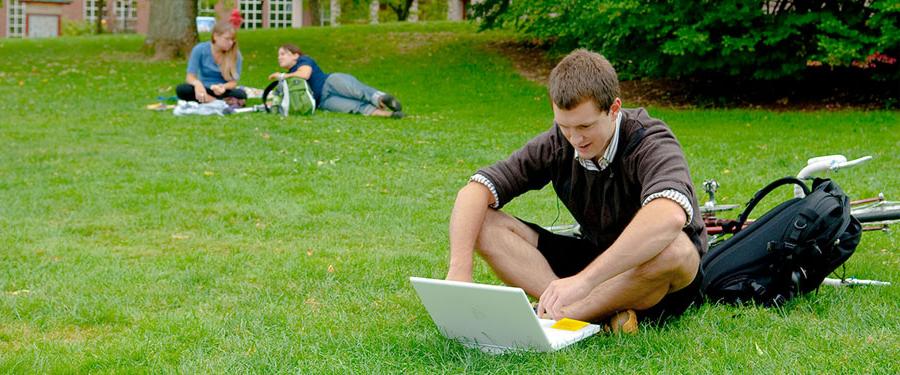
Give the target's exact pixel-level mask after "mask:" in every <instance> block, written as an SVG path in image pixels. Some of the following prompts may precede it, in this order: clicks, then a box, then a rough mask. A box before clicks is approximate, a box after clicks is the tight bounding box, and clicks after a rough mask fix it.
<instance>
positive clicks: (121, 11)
mask: <svg viewBox="0 0 900 375" xmlns="http://www.w3.org/2000/svg"><path fill="white" fill-rule="evenodd" d="M136 23H137V0H116V30H118V31H134V25H135V24H136Z"/></svg>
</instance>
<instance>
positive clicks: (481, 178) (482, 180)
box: [469, 173, 500, 208]
mask: <svg viewBox="0 0 900 375" xmlns="http://www.w3.org/2000/svg"><path fill="white" fill-rule="evenodd" d="M469 181H473V182H477V183H479V184H482V185H484V186H485V187H487V188H488V190H490V191H491V194H493V195H494V204H492V205H490V207H491V208H497V207H499V206H500V196H499V195H497V187H496V186H494V183H493V182H491V180H490V179H489V178H487V176H485V175H483V174H481V173H476V174H473V175H472V177H469Z"/></svg>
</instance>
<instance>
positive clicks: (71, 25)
mask: <svg viewBox="0 0 900 375" xmlns="http://www.w3.org/2000/svg"><path fill="white" fill-rule="evenodd" d="M95 27H96V25H94V24H93V23H91V22H87V21H80V20H75V21H71V20H67V19H63V20H62V33H61V34H62V35H63V36H79V35H90V34H94V33H95V31H94V28H95Z"/></svg>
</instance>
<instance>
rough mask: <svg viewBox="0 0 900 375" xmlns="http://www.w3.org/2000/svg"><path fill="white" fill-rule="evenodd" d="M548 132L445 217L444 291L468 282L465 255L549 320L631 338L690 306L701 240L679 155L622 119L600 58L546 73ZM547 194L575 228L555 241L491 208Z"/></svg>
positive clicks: (573, 57) (464, 194)
mask: <svg viewBox="0 0 900 375" xmlns="http://www.w3.org/2000/svg"><path fill="white" fill-rule="evenodd" d="M549 94H550V99H551V107H552V109H553V115H554V123H553V125H552V126H551V127H550V129H549V130H547V131H546V132H544V133H542V134H540V135H538V136H537V137H535V138H534V139H532V140H531V141H529V142H528V143H527V144H526V145H525V146H524V147H523V148H521V149H520V150H518V151H516V152H515V153H513V154H512V155H511V156H510V157H509V158H508V159H506V160H503V161H500V162H497V163H495V164H494V165H492V166H489V167H486V168H483V169H481V170H479V171H478V172H477V173H475V174H474V175H473V176H472V177H471V178H470V179H469V183H468V184H467V185H465V186H464V187H463V188H462V189H461V190H460V191H459V194H458V195H457V198H456V203H455V205H454V207H453V211H452V214H451V217H450V228H449V231H450V264H449V270H448V272H447V276H446V277H447V279H448V280H457V281H464V282H471V281H472V266H473V264H472V262H473V259H472V258H473V253H474V251H475V249H477V252H478V254H479V255H481V257H482V258H484V260H485V261H486V262H487V263H488V265H489V266H490V267H491V268H492V270H493V271H494V272H495V273H496V274H497V276H498V277H499V278H500V279H501V280H503V282H505V283H507V284H511V285H514V286H517V287H520V288H522V289H524V290H525V292H527V293H528V294H530V295H531V296H533V297H535V298H538V299H539V301H538V305H537V310H536V311H537V313H538V315H539V316H541V317H550V318H552V319H561V318H564V317H566V318H572V319H579V320H585V321H594V322H599V321H604V320H606V319H609V322H610V328H611V329H612V330H613V331H624V332H636V331H637V329H638V324H637V322H638V320H639V319H640V320H644V319H647V321H649V322H661V321H662V320H663V319H665V318H667V317H672V316H677V315H680V314H681V313H682V312H684V311H685V310H686V309H687V308H688V307H689V306H690V305H691V304H692V303H694V302H695V301H698V297H699V287H700V283H701V276H700V273H699V267H700V257H701V255H702V254H704V253H705V252H706V250H707V247H708V244H707V239H706V229H705V227H704V226H703V222H702V220H701V217H700V212H699V209H698V207H699V206H698V204H697V198H696V196H695V192H694V187H693V185H692V183H691V177H690V174H689V171H688V165H687V162H686V160H685V157H684V153H683V151H682V149H681V146H680V145H679V143H678V141H677V140H676V139H675V136H674V135H673V134H672V131H671V130H670V129H669V127H668V126H667V125H666V124H665V123H663V122H662V121H660V120H657V119H654V118H651V117H650V116H649V115H648V114H647V112H646V110H644V109H643V108H639V109H625V108H622V101H621V99H620V98H619V82H618V78H617V76H616V72H615V70H614V69H613V67H612V65H610V63H609V62H608V61H607V60H606V58H604V57H603V56H601V55H600V54H597V53H594V52H590V51H587V50H576V51H574V52H572V53H571V54H569V55H568V56H566V57H565V58H564V59H563V60H562V61H561V62H560V63H559V64H558V65H557V66H556V67H555V68H554V69H553V71H552V72H551V74H550V82H549ZM548 183H552V184H553V188H554V190H555V191H556V195H557V196H558V197H559V199H560V200H561V201H562V203H563V204H564V205H565V206H566V208H567V209H568V210H569V212H570V213H571V214H572V216H573V217H574V218H575V220H576V221H577V222H578V223H579V224H580V226H581V232H582V233H581V235H580V236H575V237H573V236H565V235H559V234H554V233H551V232H550V231H548V230H546V229H544V228H542V227H540V226H538V225H536V224H532V223H529V222H526V221H524V220H521V219H518V218H516V217H513V216H511V215H509V214H506V213H504V212H503V211H500V210H499V209H500V208H501V207H503V206H504V205H506V204H507V203H509V201H510V200H512V199H513V198H515V197H517V196H519V195H521V194H523V193H525V192H526V191H528V190H539V189H541V188H543V187H544V186H545V185H546V184H548Z"/></svg>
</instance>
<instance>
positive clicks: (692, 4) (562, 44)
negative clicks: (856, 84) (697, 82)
mask: <svg viewBox="0 0 900 375" xmlns="http://www.w3.org/2000/svg"><path fill="white" fill-rule="evenodd" d="M473 13H474V15H475V16H476V17H480V18H481V19H482V28H494V27H501V26H504V25H510V26H513V27H515V28H517V29H519V30H522V31H524V32H525V33H527V34H529V35H532V36H535V37H537V38H540V39H542V40H546V41H551V42H553V43H554V44H555V45H556V46H557V48H562V49H571V48H574V47H585V48H590V49H593V50H597V51H600V52H602V53H603V54H604V55H606V56H607V58H609V59H610V60H611V61H612V62H613V64H614V65H615V66H616V68H617V70H618V71H619V72H620V73H621V74H622V75H623V77H625V78H628V77H633V76H646V77H670V78H678V77H683V76H730V77H746V78H755V79H778V78H786V77H796V76H797V75H798V74H802V73H804V72H807V71H809V70H811V69H813V70H814V69H825V68H828V69H840V70H854V69H856V70H861V69H871V70H873V71H878V72H880V73H881V78H889V79H891V78H892V79H895V78H898V77H900V74H898V69H897V66H898V64H896V57H897V56H898V55H900V31H898V30H900V1H897V0H832V1H812V0H764V1H749V0H721V1H712V0H704V1H670V2H658V1H650V0H625V1H613V0H562V1H559V0H557V1H550V0H532V1H510V0H484V1H483V2H481V3H476V4H474V5H473Z"/></svg>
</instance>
